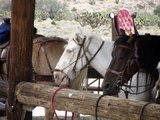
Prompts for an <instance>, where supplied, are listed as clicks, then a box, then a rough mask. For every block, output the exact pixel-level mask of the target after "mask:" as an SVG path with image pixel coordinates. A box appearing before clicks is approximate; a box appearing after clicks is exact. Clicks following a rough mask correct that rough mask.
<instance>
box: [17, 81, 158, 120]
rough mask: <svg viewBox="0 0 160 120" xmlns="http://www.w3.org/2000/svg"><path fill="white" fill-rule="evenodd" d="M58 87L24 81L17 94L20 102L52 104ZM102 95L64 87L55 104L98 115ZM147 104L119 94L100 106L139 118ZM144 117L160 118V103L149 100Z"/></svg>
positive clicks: (120, 119)
mask: <svg viewBox="0 0 160 120" xmlns="http://www.w3.org/2000/svg"><path fill="white" fill-rule="evenodd" d="M57 89H58V88H57V87H53V86H49V85H43V84H37V83H29V82H23V83H20V84H18V85H17V87H16V96H17V99H18V101H19V102H21V103H22V104H25V105H30V106H42V107H45V108H51V106H52V105H51V98H52V94H53V93H54V92H55V91H56V90H57ZM99 96H100V95H97V94H93V93H89V92H87V91H77V90H72V89H67V88H66V89H62V90H60V91H59V92H58V93H57V94H56V96H55V108H56V109H57V110H67V111H71V112H78V113H81V114H84V115H93V116H95V108H96V101H97V99H98V98H99ZM145 104H146V102H142V101H131V100H126V99H119V98H116V97H111V96H105V97H103V98H102V99H101V101H100V103H99V107H98V116H100V117H105V118H111V119H113V120H138V119H139V117H140V113H141V109H142V108H143V106H144V105H145ZM143 119H144V120H159V119H160V105H158V104H149V105H148V106H146V107H145V110H144V112H143Z"/></svg>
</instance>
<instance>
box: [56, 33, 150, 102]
mask: <svg viewBox="0 0 160 120" xmlns="http://www.w3.org/2000/svg"><path fill="white" fill-rule="evenodd" d="M113 43H114V42H113V41H109V40H106V41H104V40H103V39H102V38H101V37H99V36H97V35H95V34H93V33H92V32H89V31H84V30H83V31H82V30H80V31H78V32H77V33H75V34H73V36H72V37H71V38H70V40H69V42H68V45H67V46H66V49H65V50H64V52H63V54H62V56H61V58H60V60H59V62H58V63H57V65H56V67H55V71H54V79H55V82H56V83H57V84H59V85H69V84H70V83H71V82H72V81H74V80H75V78H76V77H77V76H78V75H79V73H80V72H81V71H82V70H83V69H84V68H86V67H87V66H88V65H89V66H91V67H93V68H94V69H95V70H96V71H98V72H99V73H100V74H101V75H102V76H103V77H104V76H105V73H106V69H107V68H108V65H109V64H110V61H111V58H112V57H111V51H112V47H113ZM137 75H138V74H135V75H134V77H133V79H132V82H130V83H128V85H126V86H125V87H123V88H122V89H123V90H124V91H127V92H125V93H126V94H124V92H122V91H121V92H120V93H119V97H122V98H126V97H127V98H128V99H132V100H143V101H149V100H150V95H151V94H150V93H151V86H150V83H151V79H146V74H145V73H144V72H140V73H139V75H138V76H139V77H138V78H140V79H139V80H138V79H137ZM127 93H128V94H127ZM129 93H130V94H129ZM140 93H141V94H140Z"/></svg>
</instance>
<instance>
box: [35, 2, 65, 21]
mask: <svg viewBox="0 0 160 120" xmlns="http://www.w3.org/2000/svg"><path fill="white" fill-rule="evenodd" d="M35 13H36V14H35V15H36V18H39V19H42V20H45V19H46V18H51V19H56V20H62V19H67V15H68V10H67V6H66V4H62V3H61V2H59V1H57V0H37V1H36V12H35Z"/></svg>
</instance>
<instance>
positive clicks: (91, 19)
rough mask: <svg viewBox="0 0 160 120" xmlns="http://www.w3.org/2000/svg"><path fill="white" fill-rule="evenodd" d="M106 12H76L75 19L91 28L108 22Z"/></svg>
mask: <svg viewBox="0 0 160 120" xmlns="http://www.w3.org/2000/svg"><path fill="white" fill-rule="evenodd" d="M106 14H107V13H106V12H93V13H90V12H84V13H81V14H78V15H77V17H76V18H75V20H76V21H78V22H79V23H80V24H81V25H82V26H85V25H90V26H91V27H92V28H96V27H99V26H101V25H106V24H107V23H108V22H109V19H107V17H106Z"/></svg>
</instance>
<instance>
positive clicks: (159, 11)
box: [154, 5, 160, 17]
mask: <svg viewBox="0 0 160 120" xmlns="http://www.w3.org/2000/svg"><path fill="white" fill-rule="evenodd" d="M154 14H155V15H158V16H159V17H160V5H158V6H157V7H156V9H155V10H154Z"/></svg>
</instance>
